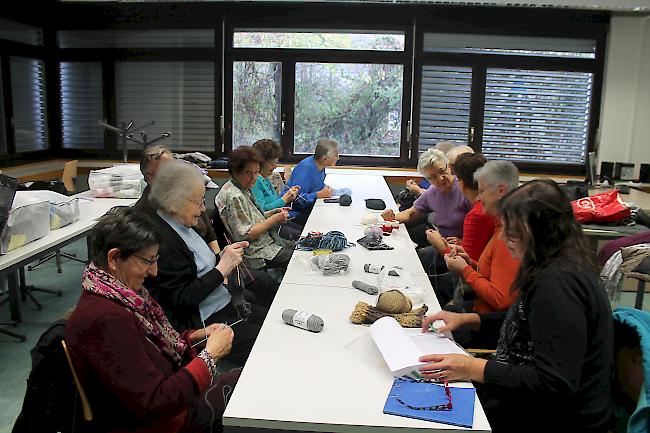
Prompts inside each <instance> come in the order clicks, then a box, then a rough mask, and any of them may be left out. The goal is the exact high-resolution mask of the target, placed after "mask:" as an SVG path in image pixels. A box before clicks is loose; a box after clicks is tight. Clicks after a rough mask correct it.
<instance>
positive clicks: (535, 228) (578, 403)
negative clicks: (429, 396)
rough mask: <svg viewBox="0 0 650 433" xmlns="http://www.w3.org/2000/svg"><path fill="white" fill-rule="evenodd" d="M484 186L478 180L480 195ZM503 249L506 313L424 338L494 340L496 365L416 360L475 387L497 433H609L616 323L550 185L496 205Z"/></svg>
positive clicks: (467, 317)
mask: <svg viewBox="0 0 650 433" xmlns="http://www.w3.org/2000/svg"><path fill="white" fill-rule="evenodd" d="M480 183H481V180H480V178H479V185H480ZM496 207H497V209H496V212H495V213H496V214H497V215H498V218H499V219H500V220H501V224H502V226H503V230H502V232H501V239H502V240H503V242H504V243H505V244H506V245H507V248H508V250H509V251H510V252H511V253H512V255H513V256H514V257H516V258H518V259H520V260H521V268H520V269H519V272H518V273H517V276H516V279H515V282H514V284H513V285H512V288H511V292H512V293H513V294H514V295H515V297H516V301H515V303H514V304H512V306H511V307H510V308H509V310H508V312H507V313H500V314H496V313H491V314H476V313H466V314H458V313H451V312H447V311H443V312H439V313H437V314H434V315H432V316H431V317H428V318H426V319H425V320H424V322H423V330H424V331H428V327H429V325H430V324H431V323H432V322H433V321H435V320H444V322H445V326H443V327H442V328H439V329H438V332H448V331H453V330H456V329H459V328H461V327H466V328H471V329H474V330H475V332H480V333H482V334H483V333H485V334H492V335H494V336H498V344H497V346H496V347H497V349H496V354H495V358H494V359H489V360H486V359H479V358H473V357H470V356H466V355H452V354H439V355H427V356H424V357H422V358H420V361H422V362H425V363H426V364H425V365H423V366H421V367H420V370H421V372H422V375H423V376H424V377H426V378H429V379H433V380H443V379H444V380H459V381H469V380H471V381H473V382H475V383H477V384H479V385H478V386H477V393H478V394H479V397H480V399H481V402H482V404H483V408H484V409H485V413H486V415H487V417H488V420H489V421H490V426H491V427H492V429H493V430H494V431H495V432H502V431H512V432H515V431H517V432H518V431H535V432H548V431H557V430H558V426H559V424H558V421H559V420H562V421H561V427H560V430H561V431H567V432H587V431H588V432H603V433H604V432H607V431H609V428H610V427H611V425H610V419H611V417H612V413H613V403H612V394H611V379H612V375H613V367H614V359H613V358H614V356H613V353H614V350H613V348H614V345H613V331H614V327H613V323H612V312H611V309H610V305H609V300H608V299H607V296H606V294H605V291H604V290H602V288H601V287H600V285H599V281H598V272H597V269H596V266H595V264H594V263H593V252H591V251H589V249H588V248H587V247H586V243H585V239H584V235H583V233H582V229H581V227H580V224H578V223H577V222H576V221H575V218H574V216H573V210H572V209H571V203H570V202H569V200H568V198H567V196H566V195H565V193H564V192H563V191H562V190H561V189H560V188H559V187H558V185H557V184H556V183H555V182H553V181H551V180H535V181H532V182H529V183H527V184H525V185H523V186H521V187H519V188H517V189H515V190H514V191H511V192H510V193H508V194H507V195H506V196H505V197H504V198H502V199H501V200H499V202H498V203H496Z"/></svg>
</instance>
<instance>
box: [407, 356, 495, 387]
mask: <svg viewBox="0 0 650 433" xmlns="http://www.w3.org/2000/svg"><path fill="white" fill-rule="evenodd" d="M420 362H428V363H429V364H425V365H423V366H421V367H419V368H418V370H419V372H420V374H421V375H422V377H424V378H425V379H431V380H448V381H469V380H473V381H476V382H483V371H484V370H485V364H486V363H487V361H486V360H485V359H478V358H473V357H471V356H468V355H458V354H455V353H453V354H451V353H450V354H441V355H425V356H421V357H420Z"/></svg>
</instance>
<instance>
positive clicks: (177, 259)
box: [142, 161, 277, 365]
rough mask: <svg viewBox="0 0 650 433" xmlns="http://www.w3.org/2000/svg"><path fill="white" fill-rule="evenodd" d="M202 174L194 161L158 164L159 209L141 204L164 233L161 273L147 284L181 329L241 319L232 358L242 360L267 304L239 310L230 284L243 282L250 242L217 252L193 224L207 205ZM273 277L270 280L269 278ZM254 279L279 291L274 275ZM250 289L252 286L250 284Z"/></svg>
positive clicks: (154, 191)
mask: <svg viewBox="0 0 650 433" xmlns="http://www.w3.org/2000/svg"><path fill="white" fill-rule="evenodd" d="M204 195H205V186H204V184H203V175H202V174H201V172H200V171H199V170H198V169H197V168H196V167H195V166H193V165H191V164H186V163H184V162H181V161H169V162H166V163H165V164H162V165H161V166H160V169H159V170H158V173H157V174H156V181H155V182H154V184H153V186H152V187H151V194H150V195H149V200H150V201H151V202H152V204H153V206H154V207H155V210H152V209H143V210H142V212H146V213H148V214H149V215H150V217H151V219H152V221H153V222H154V223H155V226H156V228H157V229H158V230H159V231H160V233H161V238H162V241H163V244H164V246H165V247H164V248H162V249H161V250H160V257H159V259H158V273H157V274H156V275H151V276H149V278H147V279H146V280H145V283H144V284H145V286H146V287H147V288H149V291H150V292H151V294H152V295H153V296H154V297H155V298H156V300H157V301H158V302H159V303H160V305H161V306H162V307H163V308H164V309H165V311H166V312H167V315H168V317H169V318H170V320H171V322H172V323H173V324H174V325H175V326H177V327H179V328H189V327H194V328H196V327H201V326H203V325H204V324H211V323H215V322H222V323H230V324H232V323H235V322H237V321H239V320H240V319H244V321H243V322H242V323H238V324H237V327H236V328H235V330H236V331H237V332H236V334H235V338H234V340H233V347H232V351H231V353H230V355H229V357H228V360H229V361H232V362H234V363H236V364H238V365H243V364H244V362H245V361H246V359H247V358H248V354H249V353H250V349H251V348H252V345H253V343H254V342H255V339H256V338H257V334H258V333H259V329H260V325H261V323H262V321H263V320H264V317H265V316H266V309H264V308H263V307H261V306H259V305H257V304H255V303H248V302H244V303H243V304H241V306H240V308H239V309H238V308H237V307H236V306H235V304H234V303H233V299H232V296H231V294H230V291H229V287H230V286H232V285H233V284H240V283H241V280H242V279H243V272H244V270H243V269H242V268H241V266H240V264H241V262H242V256H243V254H244V248H246V247H247V246H248V242H246V241H244V242H236V243H233V244H232V245H229V246H228V247H226V248H224V250H223V251H222V252H221V255H220V256H219V255H216V254H214V252H213V251H212V250H211V249H210V248H209V247H208V245H207V244H206V243H205V241H204V240H203V239H202V238H201V237H200V236H199V235H198V233H197V232H196V231H195V230H194V229H193V227H195V226H196V223H197V220H198V219H199V217H200V215H201V212H203V211H204V210H205V201H204ZM268 282H271V283H268ZM263 283H264V282H260V281H259V280H257V279H256V281H255V284H257V285H258V286H257V287H254V288H252V289H253V291H254V292H257V293H264V292H270V297H271V299H272V298H273V296H274V294H275V292H276V291H277V286H275V285H273V283H272V280H271V279H270V278H268V279H267V280H266V283H264V284H267V285H266V286H264V285H262V284H263ZM247 288H251V287H250V286H249V287H247Z"/></svg>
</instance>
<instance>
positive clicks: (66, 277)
mask: <svg viewBox="0 0 650 433" xmlns="http://www.w3.org/2000/svg"><path fill="white" fill-rule="evenodd" d="M64 251H65V252H75V253H76V254H77V256H78V257H82V258H85V257H86V241H85V239H82V240H80V241H77V242H75V243H73V244H71V245H68V246H67V247H66V248H65V249H64ZM62 268H63V269H62V270H63V272H62V273H61V274H57V272H56V266H55V263H54V260H52V261H50V262H48V263H46V264H44V265H42V266H41V267H40V268H38V269H36V270H34V271H31V272H26V275H27V282H28V283H29V284H32V285H35V286H37V287H43V288H49V289H60V290H62V291H63V296H62V297H56V296H53V295H50V294H47V293H38V292H36V293H35V296H36V297H37V298H38V300H39V301H40V302H41V303H42V304H43V310H41V311H38V310H36V308H35V307H34V305H33V304H32V303H31V302H30V301H29V300H27V301H26V302H23V303H22V305H21V307H22V311H23V316H24V318H23V323H21V324H20V325H19V326H18V327H17V328H8V329H15V330H16V331H17V332H19V333H22V334H25V335H27V341H26V342H25V343H21V342H19V341H18V340H16V339H13V338H11V337H8V336H5V335H3V334H0V433H8V432H10V431H11V428H12V426H13V423H14V421H15V419H16V417H17V416H18V413H19V412H20V408H21V406H22V401H23V396H24V394H25V379H26V378H27V375H28V374H29V370H30V368H31V359H30V355H29V351H30V350H31V349H32V347H33V346H34V344H36V342H37V341H38V338H39V336H40V335H41V333H42V332H43V331H44V330H45V329H46V328H47V326H48V325H49V324H50V323H51V322H54V321H55V320H57V319H58V318H60V317H61V316H62V315H63V314H64V313H65V312H66V311H68V309H70V308H71V307H72V306H73V305H74V304H75V303H76V301H77V298H78V297H79V294H80V280H81V272H82V271H83V269H84V265H82V264H81V263H77V262H73V261H68V260H65V259H64V261H63V267H62ZM634 296H635V294H634V293H630V292H626V293H623V295H622V297H621V300H620V302H619V303H618V304H616V305H613V306H617V305H621V306H633V305H634ZM644 310H646V311H649V312H650V299H647V300H646V301H645V302H644ZM8 319H9V312H8V308H7V305H6V304H5V305H4V306H3V307H2V308H0V322H1V321H3V320H8Z"/></svg>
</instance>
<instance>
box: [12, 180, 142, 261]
mask: <svg viewBox="0 0 650 433" xmlns="http://www.w3.org/2000/svg"><path fill="white" fill-rule="evenodd" d="M71 198H80V199H81V200H80V201H79V220H77V221H75V222H73V223H72V224H68V225H67V226H65V227H61V228H60V229H56V230H51V231H50V232H49V233H48V234H47V235H46V236H44V237H42V238H40V239H37V240H35V241H34V242H30V243H28V244H27V245H24V246H22V247H20V248H16V249H15V250H12V251H9V252H8V253H7V254H4V255H2V256H0V271H2V270H4V269H7V268H9V267H11V266H13V265H15V264H16V263H19V262H21V261H23V260H25V259H28V258H30V257H33V256H36V255H37V254H39V253H40V252H42V251H45V250H47V249H48V248H52V247H53V246H56V245H60V244H62V243H64V242H65V241H67V240H69V239H72V238H74V237H76V236H79V235H80V234H83V233H85V232H87V231H89V230H90V229H91V228H92V227H93V226H94V225H95V224H96V223H97V220H98V219H99V217H101V216H102V215H104V214H105V213H106V212H107V211H108V210H109V209H111V208H113V207H115V206H132V205H133V204H134V203H135V202H136V201H137V199H112V198H92V197H91V195H90V191H85V192H82V193H79V194H75V195H73V196H71Z"/></svg>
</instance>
